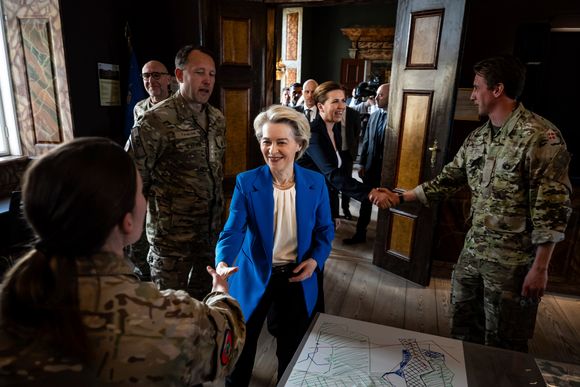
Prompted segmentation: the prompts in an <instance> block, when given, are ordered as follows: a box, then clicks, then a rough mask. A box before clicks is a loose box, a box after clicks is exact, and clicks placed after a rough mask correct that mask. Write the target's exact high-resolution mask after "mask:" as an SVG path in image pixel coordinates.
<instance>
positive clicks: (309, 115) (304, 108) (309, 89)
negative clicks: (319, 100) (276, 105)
mask: <svg viewBox="0 0 580 387" xmlns="http://www.w3.org/2000/svg"><path fill="white" fill-rule="evenodd" d="M317 87H318V82H316V81H315V80H314V79H309V80H307V81H306V82H304V85H302V97H303V99H304V104H300V105H298V106H296V107H295V108H294V109H296V110H297V111H299V112H300V113H303V114H304V116H306V119H308V122H312V121H314V119H315V118H316V116H317V115H318V108H317V107H316V102H315V101H314V90H316V88H317Z"/></svg>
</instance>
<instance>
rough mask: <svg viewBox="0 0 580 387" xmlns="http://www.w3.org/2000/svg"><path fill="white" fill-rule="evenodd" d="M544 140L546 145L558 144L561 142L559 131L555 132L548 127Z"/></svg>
mask: <svg viewBox="0 0 580 387" xmlns="http://www.w3.org/2000/svg"><path fill="white" fill-rule="evenodd" d="M546 141H547V144H548V145H560V144H561V143H562V139H561V138H560V133H557V132H556V131H554V130H553V129H548V131H547V132H546Z"/></svg>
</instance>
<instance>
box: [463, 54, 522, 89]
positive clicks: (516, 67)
mask: <svg viewBox="0 0 580 387" xmlns="http://www.w3.org/2000/svg"><path fill="white" fill-rule="evenodd" d="M473 71H474V72H475V74H477V75H479V76H481V77H483V79H485V83H486V84H487V88H488V89H491V88H493V87H494V86H495V85H497V84H499V83H502V84H503V86H504V92H505V95H506V96H508V97H509V98H511V99H514V100H519V99H520V98H521V96H522V93H523V91H524V85H525V83H526V68H525V66H524V65H523V64H522V62H520V60H519V59H518V58H516V57H515V56H513V55H499V56H494V57H491V58H487V59H484V60H481V61H479V62H477V63H476V64H475V65H474V66H473Z"/></svg>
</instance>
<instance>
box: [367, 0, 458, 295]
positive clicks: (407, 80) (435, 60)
mask: <svg viewBox="0 0 580 387" xmlns="http://www.w3.org/2000/svg"><path fill="white" fill-rule="evenodd" d="M464 10H465V1H464V0H438V1H433V0H401V1H399V3H398V9H397V24H396V31H395V44H394V52H393V68H392V75H391V88H390V96H389V107H388V127H389V130H388V132H387V134H386V137H385V150H384V157H383V173H382V178H381V182H382V184H383V185H385V186H388V187H394V188H396V189H398V190H409V189H413V188H414V187H415V186H416V185H418V184H420V183H422V182H424V181H427V180H430V179H432V178H433V177H435V176H436V175H437V173H438V172H439V171H440V170H441V168H442V166H443V159H444V157H443V156H444V154H445V151H446V146H447V142H448V138H449V132H450V125H451V121H452V118H453V116H452V110H453V108H454V104H453V101H454V96H455V84H456V74H457V65H458V61H459V54H460V46H461V37H462V30H463V17H464ZM435 214H436V206H432V207H429V208H427V207H424V206H422V205H421V204H419V203H409V204H404V205H401V206H398V207H397V208H393V209H390V210H386V211H380V212H379V219H378V224H377V238H376V241H375V246H374V257H373V263H374V264H375V265H377V266H380V267H382V268H384V269H386V270H389V271H391V272H393V273H395V274H398V275H400V276H402V277H404V278H407V279H409V280H411V281H413V282H416V283H418V284H420V285H428V284H429V278H430V270H431V245H432V239H433V231H434V221H435Z"/></svg>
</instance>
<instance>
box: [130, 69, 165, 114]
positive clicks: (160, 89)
mask: <svg viewBox="0 0 580 387" xmlns="http://www.w3.org/2000/svg"><path fill="white" fill-rule="evenodd" d="M141 78H143V86H144V87H145V90H146V91H147V94H149V97H147V98H145V99H143V100H141V101H139V102H137V103H136V104H135V107H134V108H133V118H134V120H135V125H136V124H137V121H139V118H141V117H143V114H145V112H146V111H147V110H150V109H151V108H152V107H153V106H154V105H155V104H158V103H159V102H161V101H163V100H165V99H167V97H169V85H170V84H171V74H169V72H168V71H167V67H165V65H164V64H163V63H161V62H159V61H156V60H150V61H149V62H147V63H145V65H144V66H143V68H142V69H141Z"/></svg>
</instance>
